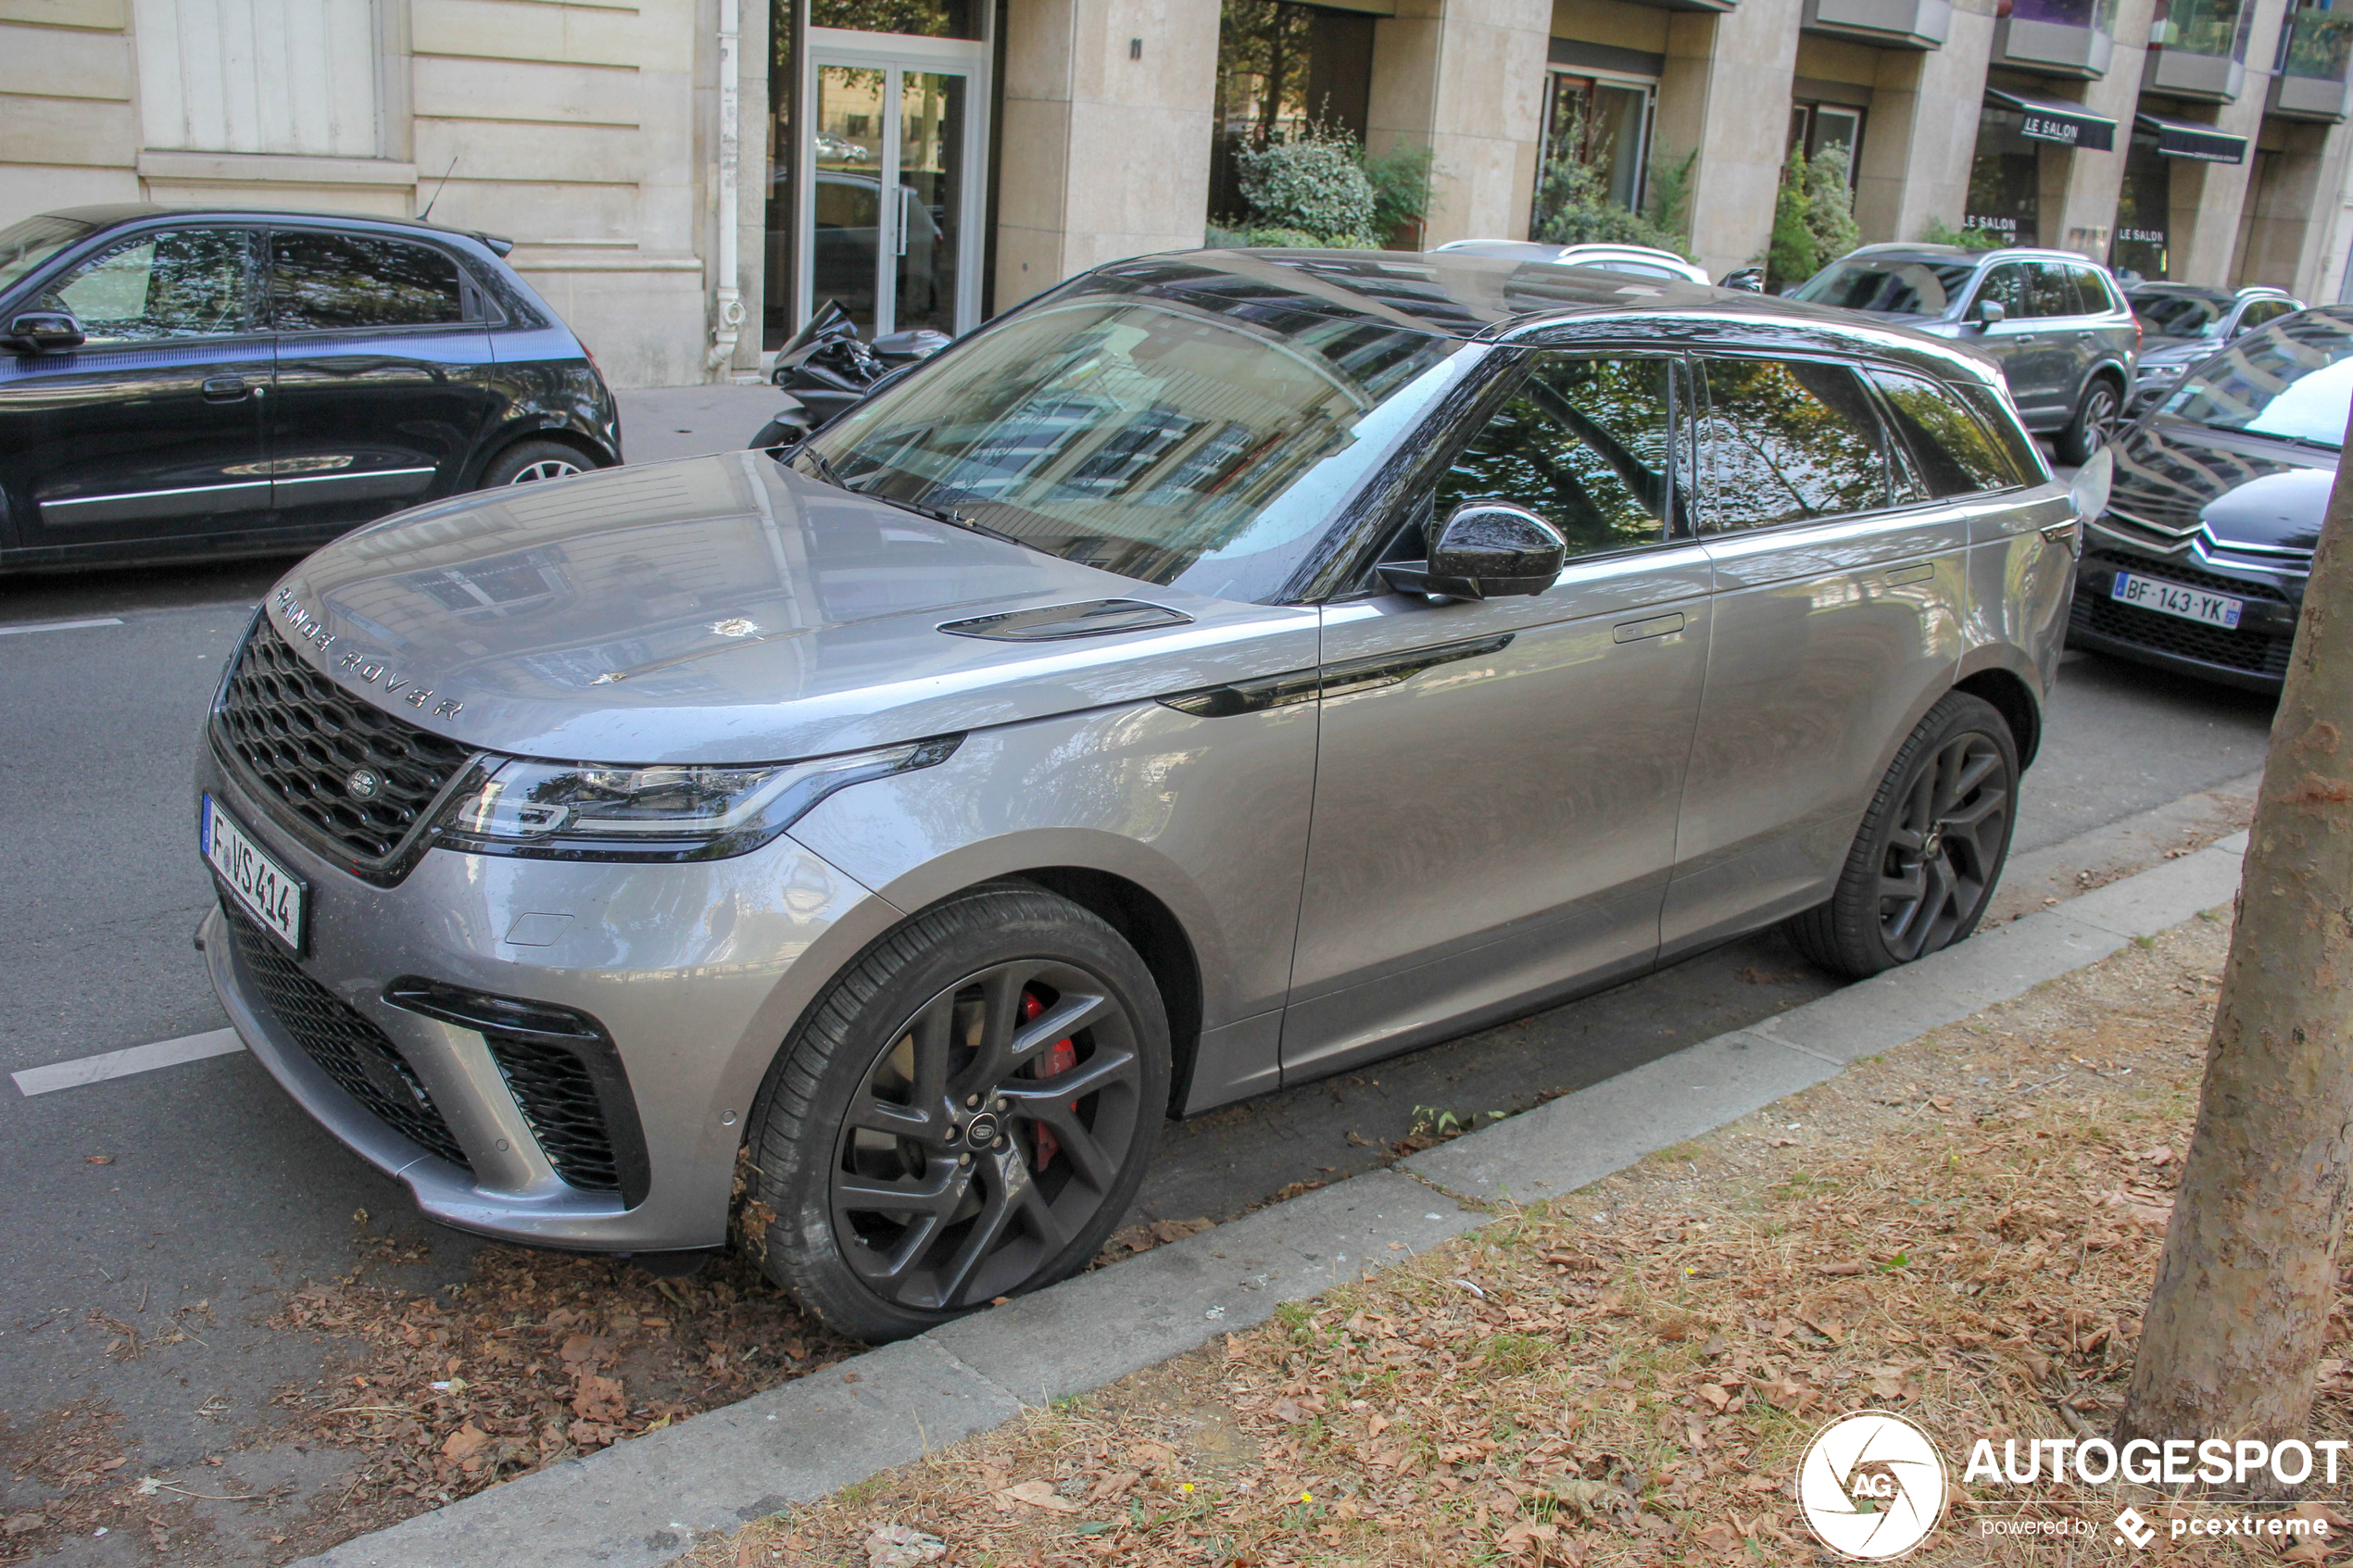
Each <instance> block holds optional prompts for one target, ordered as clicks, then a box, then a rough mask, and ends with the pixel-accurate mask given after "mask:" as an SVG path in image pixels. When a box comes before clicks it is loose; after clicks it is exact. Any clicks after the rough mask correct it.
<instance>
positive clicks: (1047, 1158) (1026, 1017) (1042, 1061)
mask: <svg viewBox="0 0 2353 1568" xmlns="http://www.w3.org/2000/svg"><path fill="white" fill-rule="evenodd" d="M1045 1010H1046V1004H1045V1003H1044V1002H1043V1001H1041V1000H1039V999H1038V994H1037V993H1036V992H1035V991H1024V992H1023V993H1022V994H1021V1021H1022V1022H1024V1023H1027V1022H1031V1021H1032V1020H1034V1019H1036V1018H1037V1017H1038V1014H1039V1013H1042V1012H1044V1011H1045ZM1077 1065H1078V1047H1076V1045H1073V1044H1072V1043H1071V1041H1070V1039H1069V1037H1068V1036H1066V1035H1065V1036H1064V1037H1063V1038H1062V1039H1059V1040H1056V1041H1055V1042H1054V1043H1053V1044H1052V1045H1051V1046H1048V1047H1046V1048H1045V1049H1044V1050H1042V1051H1039V1052H1038V1054H1037V1055H1036V1056H1035V1057H1033V1058H1031V1059H1030V1063H1029V1075H1030V1076H1031V1077H1032V1078H1051V1077H1054V1076H1056V1075H1058V1074H1060V1073H1067V1072H1069V1071H1070V1070H1071V1069H1072V1068H1074V1067H1076V1066H1077ZM1071 1109H1072V1110H1077V1109H1078V1108H1077V1107H1076V1105H1074V1106H1072V1107H1071ZM1029 1132H1030V1137H1031V1139H1032V1142H1033V1148H1032V1152H1031V1157H1030V1161H1029V1168H1030V1169H1031V1170H1033V1171H1043V1170H1044V1169H1045V1168H1046V1167H1047V1166H1049V1165H1051V1164H1052V1163H1053V1162H1054V1156H1055V1155H1057V1154H1060V1153H1061V1152H1062V1151H1063V1141H1062V1139H1060V1138H1058V1137H1056V1136H1054V1130H1053V1129H1052V1128H1051V1127H1049V1126H1047V1125H1045V1124H1044V1123H1031V1124H1030V1128H1029Z"/></svg>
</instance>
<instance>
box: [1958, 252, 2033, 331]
mask: <svg viewBox="0 0 2353 1568" xmlns="http://www.w3.org/2000/svg"><path fill="white" fill-rule="evenodd" d="M1988 299H1990V300H1992V301H1993V302H1994V304H1996V305H1998V306H2000V307H2002V309H2003V310H2004V311H2005V312H2006V313H2007V315H2008V316H2009V318H2010V319H2011V320H2017V319H2018V318H2019V317H2020V316H2023V315H2025V314H2026V269H2025V267H2024V266H2022V265H2020V264H2018V263H2015V262H2013V263H2011V264H2010V265H2008V266H2007V267H1996V268H1994V269H1992V270H1989V271H1988V272H1987V273H1986V274H1985V281H1984V282H1982V283H1980V284H1979V285H1978V287H1977V297H1976V298H1975V299H1973V300H1971V301H1970V302H1969V307H1970V308H1971V309H1972V310H1973V309H1975V308H1976V307H1977V305H1978V302H1979V301H1982V300H1988Z"/></svg>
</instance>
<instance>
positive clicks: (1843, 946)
mask: <svg viewBox="0 0 2353 1568" xmlns="http://www.w3.org/2000/svg"><path fill="white" fill-rule="evenodd" d="M2018 778H2019V763H2018V742H2017V739H2016V738H2015V737H2014V736H2013V735H2012V734H2010V728H2009V725H2008V724H2007V722H2006V721H2004V720H2003V718H2002V715H2001V713H2000V712H1999V711H1998V710H1997V709H1995V708H1994V705H1993V704H1991V703H1989V702H1986V701H1984V700H1983V699H1982V698H1979V697H1974V696H1969V694H1968V693H1966V692H1947V693H1946V694H1945V695H1944V697H1943V698H1942V699H1941V700H1940V701H1939V702H1938V703H1937V704H1936V706H1935V707H1933V708H1931V709H1929V710H1928V717H1926V718H1925V719H1922V720H1921V721H1919V727H1918V728H1916V729H1914V730H1913V731H1912V733H1911V734H1910V735H1909V736H1907V737H1906V739H1905V742H1904V745H1903V746H1902V747H1901V748H1899V749H1898V750H1897V752H1896V753H1895V760H1894V762H1893V763H1891V764H1889V766H1888V770H1887V776H1886V777H1885V778H1883V779H1881V781H1880V786H1879V792H1878V794H1877V795H1875V796H1873V797H1872V798H1871V805H1870V809H1869V810H1867V811H1865V812H1864V813H1863V825H1862V827H1861V828H1860V829H1859V830H1858V831H1857V832H1856V834H1855V845H1854V847H1853V848H1851V849H1849V850H1848V851H1847V855H1846V865H1845V868H1844V870H1843V872H1841V873H1840V876H1839V879H1838V887H1837V891H1836V892H1834V893H1833V894H1832V895H1831V899H1830V901H1829V902H1828V903H1826V904H1823V905H1821V906H1819V907H1818V908H1816V909H1808V910H1806V912H1805V913H1804V914H1801V915H1796V916H1793V918H1792V919H1791V920H1790V922H1788V925H1787V927H1786V929H1787V931H1788V933H1789V936H1790V940H1791V941H1792V942H1793V943H1794V944H1795V945H1796V947H1797V949H1798V951H1800V952H1801V953H1804V954H1805V955H1806V957H1807V958H1808V959H1811V960H1813V961H1814V962H1816V963H1818V964H1819V965H1821V966H1822V967H1823V968H1824V969H1827V970H1831V971H1833V972H1837V973H1840V974H1843V975H1847V976H1849V977H1850V978H1853V979H1856V980H1860V979H1862V978H1864V977H1866V976H1868V975H1873V974H1877V973H1879V972H1881V971H1882V970H1887V969H1893V968H1894V967H1895V966H1896V965H1897V964H1905V963H1910V962H1912V961H1914V960H1918V959H1922V958H1926V957H1927V956H1928V955H1929V954H1931V953H1933V952H1936V951H1937V950H1939V949H1940V948H1944V947H1951V946H1952V945H1953V944H1954V943H1956V942H1959V941H1962V940H1964V939H1965V938H1967V937H1968V935H1969V933H1970V932H1972V931H1975V930H1976V929H1977V922H1978V921H1979V920H1980V919H1981V918H1982V916H1983V915H1984V913H1985V906H1986V904H1987V902H1988V901H1990V900H1991V899H1992V897H1993V896H1994V884H1996V883H1998V882H1999V881H2000V880H2001V875H2002V863H2003V861H2004V860H2005V859H2007V858H2008V855H2009V850H2010V833H2011V830H2012V828H2013V827H2014V826H2015V825H2016V822H2017V820H2018V812H2017V803H2018Z"/></svg>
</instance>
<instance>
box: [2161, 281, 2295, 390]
mask: <svg viewBox="0 0 2353 1568" xmlns="http://www.w3.org/2000/svg"><path fill="white" fill-rule="evenodd" d="M2124 300H2125V303H2126V304H2128V305H2130V306H2132V307H2133V316H2134V317H2135V318H2137V319H2138V320H2139V321H2140V323H2141V332H2142V337H2141V359H2140V364H2139V366H2138V368H2137V369H2136V370H2134V371H2133V400H2132V403H2131V404H2130V406H2129V407H2128V408H2126V410H2125V411H2126V412H2127V413H2128V414H2132V415H2134V416H2138V415H2141V414H2145V413H2146V412H2148V410H2149V408H2150V407H2151V406H2152V405H2154V404H2158V403H2161V402H2163V401H2164V400H2165V395H2166V394H2168V393H2170V392H2171V391H2172V390H2173V389H2174V388H2175V387H2177V386H2179V385H2181V384H2182V377H2183V375H2184V374H2186V373H2187V372H2188V370H2189V368H2190V367H2191V366H2192V365H2195V364H2196V363H2197V362H2198V361H2199V360H2201V359H2203V358H2206V357H2207V356H2208V355H2209V354H2211V353H2213V352H2214V351H2215V350H2216V349H2218V348H2220V347H2221V346H2222V345H2224V344H2226V343H2228V342H2230V341H2231V340H2232V339H2233V338H2235V337H2237V336H2238V335H2239V334H2240V333H2241V332H2253V331H2254V330H2255V329H2256V328H2258V327H2261V326H2268V325H2269V324H2270V323H2271V322H2273V321H2276V320H2279V319H2280V318H2281V317H2283V316H2293V315H2295V314H2296V312H2297V311H2299V310H2301V309H2303V308H2304V302H2303V301H2302V300H2300V299H2297V298H2296V297H2295V296H2294V295H2290V294H2289V293H2287V291H2286V290H2284V289H2272V288H2251V289H2240V290H2239V291H2238V292H2237V293H2235V294H2233V293H2232V292H2231V291H2230V290H2229V289H2202V288H2199V287H2198V286H2196V284H2194V283H2138V284H2135V285H2134V286H2133V287H2132V288H2130V289H2127V290H2126V291H2125V292H2124Z"/></svg>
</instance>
